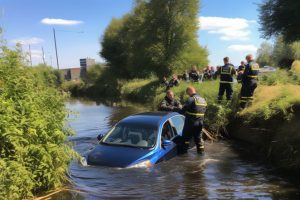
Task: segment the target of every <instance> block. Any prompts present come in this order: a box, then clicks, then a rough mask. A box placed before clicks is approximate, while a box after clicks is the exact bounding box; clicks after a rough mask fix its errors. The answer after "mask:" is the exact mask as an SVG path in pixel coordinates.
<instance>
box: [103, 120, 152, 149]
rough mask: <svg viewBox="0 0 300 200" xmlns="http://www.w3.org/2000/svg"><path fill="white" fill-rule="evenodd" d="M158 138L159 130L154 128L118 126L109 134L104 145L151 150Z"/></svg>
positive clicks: (131, 125) (129, 125)
mask: <svg viewBox="0 0 300 200" xmlns="http://www.w3.org/2000/svg"><path fill="white" fill-rule="evenodd" d="M156 138H157V130H156V129H155V128H154V127H147V126H136V125H133V124H118V125H116V126H115V127H114V128H113V129H112V130H111V131H109V132H108V134H107V135H106V136H105V137H104V139H103V140H102V143H104V144H111V145H120V146H131V147H142V148H151V147H154V146H155V143H156Z"/></svg>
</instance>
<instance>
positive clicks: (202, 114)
mask: <svg viewBox="0 0 300 200" xmlns="http://www.w3.org/2000/svg"><path fill="white" fill-rule="evenodd" d="M185 113H186V114H188V115H194V116H204V113H191V112H187V111H186V112H185Z"/></svg>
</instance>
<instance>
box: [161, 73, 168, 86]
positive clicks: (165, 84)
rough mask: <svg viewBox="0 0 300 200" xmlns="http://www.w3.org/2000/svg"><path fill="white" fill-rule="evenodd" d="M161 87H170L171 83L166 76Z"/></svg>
mask: <svg viewBox="0 0 300 200" xmlns="http://www.w3.org/2000/svg"><path fill="white" fill-rule="evenodd" d="M161 85H162V86H165V87H168V85H169V81H167V78H166V77H165V76H164V77H163V80H162V81H161Z"/></svg>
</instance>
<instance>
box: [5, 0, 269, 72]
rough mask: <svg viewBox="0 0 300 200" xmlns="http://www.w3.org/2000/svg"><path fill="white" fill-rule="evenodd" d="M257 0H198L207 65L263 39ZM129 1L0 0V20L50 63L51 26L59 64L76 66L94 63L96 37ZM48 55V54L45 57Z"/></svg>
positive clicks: (12, 37)
mask: <svg viewBox="0 0 300 200" xmlns="http://www.w3.org/2000/svg"><path fill="white" fill-rule="evenodd" d="M260 1H261V0H202V3H201V9H200V12H199V21H200V22H201V23H200V24H201V25H200V27H201V29H200V31H199V42H200V44H201V45H203V46H206V47H207V48H208V49H209V53H210V56H209V60H210V64H211V65H218V64H222V58H223V57H224V56H229V57H230V58H231V60H232V62H233V63H234V64H235V65H238V64H239V62H240V61H241V60H242V59H244V57H245V55H246V54H247V53H255V51H256V48H258V47H259V45H260V43H261V42H262V41H263V40H262V39H261V38H260V33H259V32H258V28H259V24H258V23H257V21H258V12H257V5H256V4H257V3H259V2H260ZM133 2H134V1H133V0H72V1H71V0H65V1H62V0H60V1H59V0H43V1H41V0H0V12H1V15H0V16H1V18H0V25H1V26H2V27H3V28H4V38H5V39H6V40H7V42H8V44H9V45H10V46H13V45H14V43H15V42H17V41H19V42H21V43H23V44H24V45H23V49H24V51H28V44H30V45H31V49H32V57H33V63H34V64H37V63H41V62H42V53H41V48H42V47H43V48H44V52H45V58H46V62H47V63H48V64H51V60H52V64H53V66H56V63H55V62H56V61H55V51H54V43H53V34H52V28H53V27H54V28H55V29H56V30H57V31H56V36H57V44H58V53H59V62H60V67H61V68H69V67H78V66H79V59H80V58H84V57H91V58H95V59H96V60H97V61H98V62H102V61H103V60H102V59H101V58H100V57H99V54H98V52H99V50H100V44H99V39H100V38H101V36H102V34H103V32H104V30H105V28H106V27H107V25H108V24H109V23H110V21H111V19H112V18H113V17H121V16H122V15H124V14H125V13H127V12H129V11H130V10H131V9H132V6H133ZM51 58H52V59H51Z"/></svg>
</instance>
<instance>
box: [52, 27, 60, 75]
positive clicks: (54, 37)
mask: <svg viewBox="0 0 300 200" xmlns="http://www.w3.org/2000/svg"><path fill="white" fill-rule="evenodd" d="M53 37H54V45H55V54H56V64H57V69H58V70H59V63H58V54H57V45H56V36H55V29H54V28H53Z"/></svg>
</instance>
